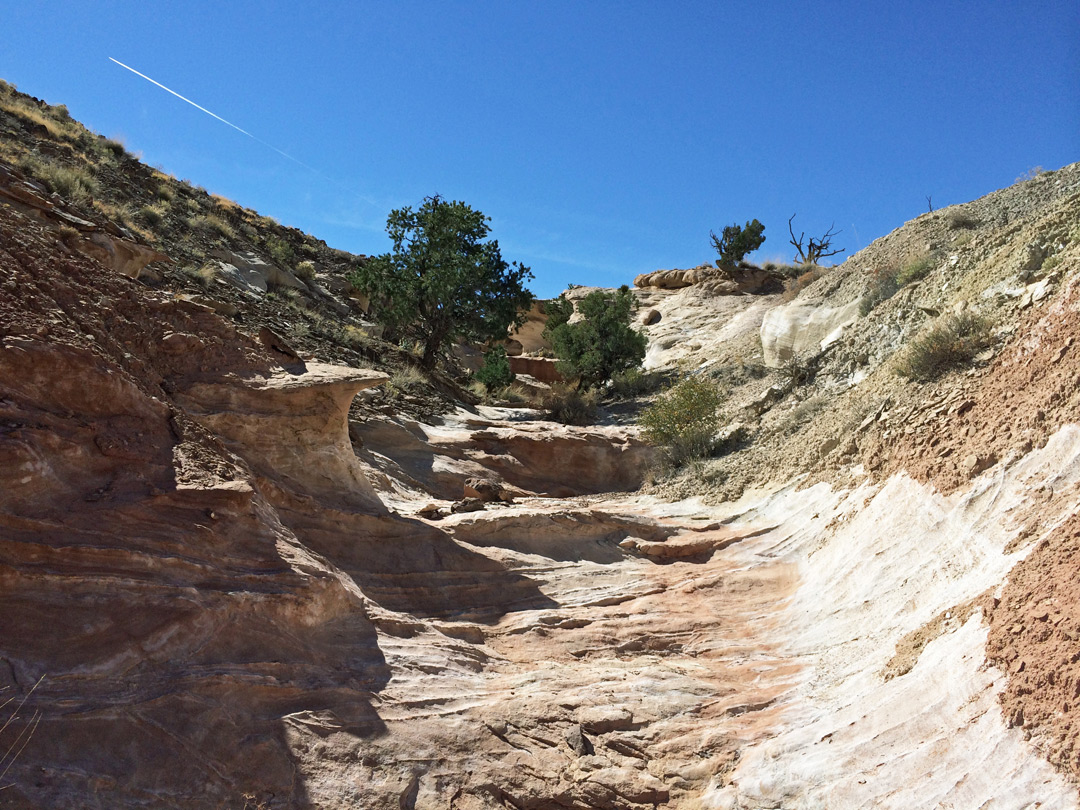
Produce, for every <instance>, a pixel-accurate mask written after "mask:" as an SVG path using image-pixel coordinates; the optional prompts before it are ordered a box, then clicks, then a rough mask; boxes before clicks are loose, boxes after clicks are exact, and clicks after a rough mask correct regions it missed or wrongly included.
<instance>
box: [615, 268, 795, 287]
mask: <svg viewBox="0 0 1080 810" xmlns="http://www.w3.org/2000/svg"><path fill="white" fill-rule="evenodd" d="M634 286H635V287H641V288H650V287H651V288H655V289H658V290H681V289H682V288H684V287H691V286H697V287H699V288H700V289H701V290H702V291H704V292H707V293H708V294H711V295H740V294H761V293H774V292H779V291H780V290H781V289H782V288H783V282H782V279H781V277H780V276H779V275H777V274H776V273H774V272H772V271H770V270H766V269H764V268H761V267H757V266H756V265H753V264H749V263H745V262H744V263H741V264H739V265H738V266H736V267H716V266H714V265H711V264H702V265H698V266H697V267H694V268H691V269H689V270H657V271H655V272H652V273H643V274H641V275H640V276H638V277H637V278H635V279H634Z"/></svg>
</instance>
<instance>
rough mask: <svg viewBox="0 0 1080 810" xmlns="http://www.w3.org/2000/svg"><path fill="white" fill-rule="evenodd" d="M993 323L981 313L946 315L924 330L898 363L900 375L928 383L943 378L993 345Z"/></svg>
mask: <svg viewBox="0 0 1080 810" xmlns="http://www.w3.org/2000/svg"><path fill="white" fill-rule="evenodd" d="M992 337H993V335H992V325H991V323H990V321H989V320H987V319H986V318H984V317H983V316H981V315H977V314H974V313H971V312H961V313H959V314H957V315H945V316H943V317H941V318H938V319H937V320H935V321H934V322H933V323H931V324H930V325H929V326H928V327H927V328H926V329H924V330H923V331H922V332H920V333H919V334H918V335H917V336H916V337H915V338H914V339H913V340H912V341H911V343H910V344H909V345H908V347H907V349H905V350H904V352H903V354H901V355H900V358H899V359H898V360H897V363H896V371H897V373H898V374H900V376H902V377H907V378H908V379H911V380H918V381H920V382H925V381H928V380H932V379H934V378H936V377H939V376H940V375H941V374H943V373H944V372H946V371H948V370H949V369H950V368H953V367H955V366H957V365H960V364H962V363H967V362H970V361H971V360H972V359H973V358H974V357H975V355H977V354H978V353H979V352H981V351H982V350H983V349H985V348H986V347H987V346H989V345H990V343H991V340H992Z"/></svg>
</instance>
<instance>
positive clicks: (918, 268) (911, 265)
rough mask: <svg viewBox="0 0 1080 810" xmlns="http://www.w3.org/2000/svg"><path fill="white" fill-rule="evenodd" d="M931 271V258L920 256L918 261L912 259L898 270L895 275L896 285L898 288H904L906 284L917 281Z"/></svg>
mask: <svg viewBox="0 0 1080 810" xmlns="http://www.w3.org/2000/svg"><path fill="white" fill-rule="evenodd" d="M933 269H934V257H933V256H921V257H920V258H918V259H912V260H911V261H910V262H908V263H907V264H905V265H904V266H903V267H901V268H900V272H899V273H897V275H896V284H897V286H898V287H906V286H907V285H908V284H911V283H913V282H915V281H919V280H920V279H922V278H923V277H924V276H926V274H927V273H929V272H930V271H931V270H933Z"/></svg>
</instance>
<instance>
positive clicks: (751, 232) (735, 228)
mask: <svg viewBox="0 0 1080 810" xmlns="http://www.w3.org/2000/svg"><path fill="white" fill-rule="evenodd" d="M764 233H765V226H764V225H762V224H761V223H760V222H758V221H757V220H756V219H755V220H753V221H751V222H747V223H746V227H745V228H744V227H741V226H739V225H726V226H724V230H723V231H722V232H721V234H720V236H717V235H716V234H715V233H713V232H712V231H709V237H710V238H711V239H712V244H713V247H714V248H715V249H716V252H717V253H718V254H719V255H720V258H718V259H717V260H716V266H717V267H734V266H735V265H736V264H738V263H739V262H741V261H742V260H743V258H744V257H745V256H746V254H747V253H753V252H754V251H755V250H757V249H758V248H759V247H761V246H762V244H764V242H765V235H764Z"/></svg>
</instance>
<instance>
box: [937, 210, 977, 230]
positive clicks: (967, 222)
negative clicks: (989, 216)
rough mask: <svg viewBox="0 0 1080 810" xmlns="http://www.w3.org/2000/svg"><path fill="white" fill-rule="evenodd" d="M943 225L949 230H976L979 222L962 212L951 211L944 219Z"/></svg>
mask: <svg viewBox="0 0 1080 810" xmlns="http://www.w3.org/2000/svg"><path fill="white" fill-rule="evenodd" d="M945 224H946V225H948V226H949V227H950V228H953V229H959V228H978V227H979V220H977V219H975V217H973V216H971V215H970V214H965V213H964V212H963V211H951V212H949V215H948V216H947V217H945Z"/></svg>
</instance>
